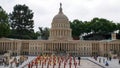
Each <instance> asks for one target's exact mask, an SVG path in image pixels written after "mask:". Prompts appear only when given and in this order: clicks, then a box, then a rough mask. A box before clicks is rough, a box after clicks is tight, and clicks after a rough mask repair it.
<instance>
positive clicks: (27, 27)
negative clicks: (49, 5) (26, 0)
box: [10, 5, 34, 39]
mask: <svg viewBox="0 0 120 68" xmlns="http://www.w3.org/2000/svg"><path fill="white" fill-rule="evenodd" d="M10 20H11V28H12V35H13V36H14V37H16V38H20V39H22V38H24V39H33V37H34V29H33V27H34V26H33V25H34V22H33V12H32V10H30V9H29V7H28V6H26V5H15V6H14V10H13V12H12V13H11V14H10Z"/></svg>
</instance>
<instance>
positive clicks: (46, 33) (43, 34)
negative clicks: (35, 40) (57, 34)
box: [37, 27, 49, 40]
mask: <svg viewBox="0 0 120 68" xmlns="http://www.w3.org/2000/svg"><path fill="white" fill-rule="evenodd" d="M37 33H38V34H39V35H40V36H41V39H44V40H47V39H48V37H49V28H47V27H46V28H42V27H39V31H38V32H37Z"/></svg>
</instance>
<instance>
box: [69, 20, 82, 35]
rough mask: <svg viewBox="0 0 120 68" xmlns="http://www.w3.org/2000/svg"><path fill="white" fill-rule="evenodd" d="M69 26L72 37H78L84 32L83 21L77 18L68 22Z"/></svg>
mask: <svg viewBox="0 0 120 68" xmlns="http://www.w3.org/2000/svg"><path fill="white" fill-rule="evenodd" d="M70 27H71V28H72V36H73V37H79V36H80V35H81V34H82V33H83V32H84V23H83V22H82V21H79V20H77V19H76V20H74V21H73V22H70Z"/></svg>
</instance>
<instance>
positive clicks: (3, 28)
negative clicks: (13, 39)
mask: <svg viewBox="0 0 120 68" xmlns="http://www.w3.org/2000/svg"><path fill="white" fill-rule="evenodd" d="M9 33H10V26H9V23H8V15H7V13H6V12H5V11H4V10H3V9H2V7H0V37H7V36H8V35H9Z"/></svg>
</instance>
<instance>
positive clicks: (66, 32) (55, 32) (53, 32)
mask: <svg viewBox="0 0 120 68" xmlns="http://www.w3.org/2000/svg"><path fill="white" fill-rule="evenodd" d="M50 35H51V36H53V37H54V36H65V37H66V36H68V37H70V36H71V31H70V30H68V29H67V30H62V29H61V30H60V29H59V30H57V29H54V30H51V32H50Z"/></svg>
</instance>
